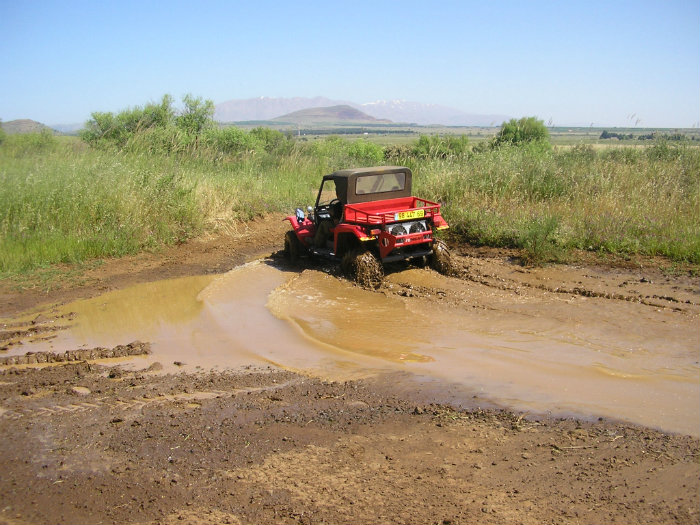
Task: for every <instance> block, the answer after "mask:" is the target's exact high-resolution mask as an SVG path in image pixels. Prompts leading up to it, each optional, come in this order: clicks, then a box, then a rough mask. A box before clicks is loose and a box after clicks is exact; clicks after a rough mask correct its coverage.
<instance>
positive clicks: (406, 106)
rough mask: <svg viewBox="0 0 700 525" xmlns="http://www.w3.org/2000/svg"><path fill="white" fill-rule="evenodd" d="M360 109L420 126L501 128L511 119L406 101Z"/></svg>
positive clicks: (392, 101) (376, 115) (387, 102)
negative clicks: (500, 126)
mask: <svg viewBox="0 0 700 525" xmlns="http://www.w3.org/2000/svg"><path fill="white" fill-rule="evenodd" d="M360 109H361V110H362V111H365V112H367V113H369V114H370V115H374V116H375V117H377V118H386V119H391V120H393V121H394V122H412V123H415V124H420V125H424V126H425V125H430V124H441V125H443V126H499V125H500V124H501V123H503V121H506V120H508V119H510V117H508V116H506V115H482V114H476V113H467V112H465V111H462V110H459V109H455V108H450V107H447V106H440V105H438V104H422V103H420V102H409V101H406V100H389V101H387V100H378V101H376V102H367V103H365V104H361V105H360Z"/></svg>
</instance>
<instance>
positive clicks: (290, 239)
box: [284, 230, 306, 264]
mask: <svg viewBox="0 0 700 525" xmlns="http://www.w3.org/2000/svg"><path fill="white" fill-rule="evenodd" d="M305 251H306V248H304V245H303V244H301V241H300V240H299V238H298V237H297V234H296V233H294V232H293V231H292V230H290V231H288V232H287V233H286V234H285V235H284V258H285V259H287V260H288V261H289V262H290V263H292V264H296V263H297V262H298V261H299V256H300V255H302V254H303V253H304V252H305Z"/></svg>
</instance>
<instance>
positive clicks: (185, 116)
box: [175, 94, 214, 135]
mask: <svg viewBox="0 0 700 525" xmlns="http://www.w3.org/2000/svg"><path fill="white" fill-rule="evenodd" d="M182 102H183V103H184V104H185V108H184V109H183V110H182V112H181V113H180V115H178V116H177V117H176V118H175V125H176V126H177V127H178V128H180V129H182V130H184V131H185V132H187V133H193V134H195V135H196V134H199V133H201V132H202V131H204V130H207V129H211V128H213V127H214V102H212V101H211V100H202V97H194V96H192V95H191V94H187V95H185V96H184V97H183V98H182Z"/></svg>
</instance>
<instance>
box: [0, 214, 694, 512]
mask: <svg viewBox="0 0 700 525" xmlns="http://www.w3.org/2000/svg"><path fill="white" fill-rule="evenodd" d="M285 229H286V227H285V225H284V223H282V221H281V218H280V217H275V218H273V219H268V220H265V221H260V222H258V223H253V224H251V225H249V226H247V227H246V229H245V231H243V230H242V231H241V232H240V234H239V235H238V236H231V237H226V238H217V239H209V240H199V241H193V242H191V243H189V244H187V245H183V246H180V247H175V248H172V249H170V250H167V251H165V252H163V253H161V254H151V255H142V256H139V257H131V258H125V259H120V260H117V261H108V262H106V263H105V264H103V265H102V266H100V267H98V268H95V269H91V270H87V271H86V272H85V273H84V275H83V276H82V279H81V282H78V281H71V282H66V283H64V284H63V285H62V286H61V287H59V288H55V289H50V290H48V292H47V290H40V289H35V290H24V291H20V292H18V291H16V290H13V289H12V287H11V286H10V285H8V284H7V283H4V284H2V285H1V286H0V305H2V312H0V315H2V316H5V317H11V318H15V319H14V320H13V319H10V320H9V321H8V322H7V323H5V324H6V326H5V327H4V328H3V331H4V333H5V334H6V335H7V337H6V338H5V339H4V340H5V342H6V344H7V345H10V343H12V344H13V345H15V344H20V345H21V341H22V339H23V338H30V337H45V336H47V335H50V334H47V333H46V332H42V331H41V329H40V327H41V326H47V325H49V324H50V323H49V321H51V320H49V319H45V318H41V317H39V318H34V319H33V321H34V325H36V328H39V329H37V330H34V331H33V332H32V330H31V326H30V327H29V328H26V326H25V325H27V323H29V325H31V322H32V321H31V320H30V321H28V322H27V321H20V320H19V318H20V315H19V314H21V313H22V312H24V311H26V310H28V309H31V308H33V307H36V306H38V305H40V304H44V303H53V302H59V301H67V300H69V299H74V298H78V297H91V296H96V295H99V294H100V293H102V292H104V291H106V290H110V289H115V288H120V287H123V286H127V285H130V284H135V283H138V282H144V281H149V280H157V279H164V278H169V277H176V276H183V275H191V274H201V273H209V272H224V271H226V270H228V269H230V268H231V267H233V266H235V265H236V264H240V263H241V262H244V261H245V260H248V259H250V258H253V257H255V256H258V255H260V254H262V253H265V252H268V253H269V252H270V251H273V250H275V249H279V248H280V247H281V242H282V241H281V240H282V236H283V233H284V231H285ZM453 253H455V255H456V256H457V260H458V266H459V267H460V271H461V273H460V277H459V278H458V279H457V280H455V281H450V282H448V283H447V284H444V283H439V284H440V286H442V288H441V287H440V286H436V285H434V284H431V281H430V280H429V279H428V280H427V281H425V282H418V281H407V280H406V278H404V277H403V276H402V275H398V276H394V277H392V276H389V278H388V279H387V284H386V286H384V287H383V288H382V289H381V290H380V291H379V292H377V293H383V294H388V295H392V296H398V297H401V298H406V299H407V300H415V301H432V302H434V304H436V305H437V304H438V303H439V304H440V305H447V307H454V308H466V307H467V306H468V307H469V308H476V307H478V309H481V310H483V311H484V312H486V313H488V312H493V314H494V315H497V314H498V315H504V311H506V310H507V308H522V305H523V304H526V306H528V307H529V306H530V305H532V304H540V303H541V305H542V306H541V308H543V309H544V310H545V311H546V310H547V309H548V308H550V309H552V313H554V312H555V311H559V314H561V312H560V310H561V307H562V305H563V304H569V303H571V302H572V301H573V302H574V304H575V302H576V300H578V299H577V298H588V299H590V300H592V301H601V302H602V301H605V304H606V305H607V309H608V310H612V309H614V306H615V305H618V304H619V305H629V304H638V305H640V306H639V307H640V308H644V309H645V310H643V311H645V312H646V311H647V310H646V309H648V311H651V312H657V311H659V312H661V313H662V314H663V313H664V312H668V313H669V315H677V316H678V319H682V320H683V323H686V324H687V323H688V322H689V321H688V320H689V319H690V320H692V319H695V320H697V315H698V303H699V302H700V301H698V296H699V294H698V290H697V283H696V282H695V278H693V277H690V276H688V275H667V274H665V273H664V272H662V271H661V270H660V269H659V267H658V265H655V266H647V265H645V266H640V265H639V264H637V265H636V266H635V265H632V266H631V267H627V268H622V267H614V268H611V267H601V266H596V265H589V266H579V267H573V266H567V267H553V268H546V269H526V268H523V267H521V266H519V265H518V264H517V262H514V261H513V260H512V259H511V258H510V256H511V255H512V254H509V253H506V252H496V251H487V252H479V251H477V250H473V249H471V248H468V247H454V246H453ZM469 283H473V287H470V286H469ZM443 284H444V286H443ZM552 298H554V299H552ZM504 305H508V306H507V308H506V306H504ZM513 305H515V306H513ZM518 305H520V306H518ZM595 307H596V305H595V304H589V305H588V308H590V309H591V311H593V310H594V309H595ZM506 313H507V312H506ZM545 313H546V312H545ZM484 315H486V314H484ZM30 319H31V318H30ZM668 319H669V320H670V321H674V319H675V318H672V317H669V318H668ZM68 321H70V320H68ZM665 321H666V318H665V317H664V318H661V320H660V322H665ZM23 323H24V324H23ZM22 326H25V328H22ZM22 330H26V332H24V333H21V332H22ZM8 334H9V335H8ZM18 341H19V342H18ZM128 342H129V341H124V343H125V344H126V343H128ZM280 344H282V345H283V344H284V342H281V343H280ZM15 347H16V346H15ZM134 348H136V346H134ZM139 348H140V347H139ZM75 350H76V351H79V352H83V354H76V353H73V354H70V355H72V356H77V357H80V358H81V359H85V360H86V361H82V362H55V363H45V364H41V365H39V364H32V365H29V366H28V367H26V366H25V367H15V368H10V367H7V366H4V367H2V370H1V371H0V435H1V436H2V438H3V440H2V451H3V453H2V454H1V455H0V471H1V472H3V475H2V476H0V523H8V524H24V523H96V522H105V523H172V522H182V523H305V524H306V523H328V522H331V523H358V522H363V523H438V524H458V523H503V522H517V523H698V522H699V521H700V511H699V509H700V501H699V500H700V443H699V442H698V439H696V438H693V437H688V436H682V435H674V434H668V433H664V432H659V431H656V430H651V429H647V428H642V427H638V426H633V425H628V424H621V423H618V422H615V421H608V420H600V421H578V420H575V419H566V420H560V419H556V418H548V417H536V416H530V415H528V414H525V413H513V412H509V411H501V410H482V409H479V408H477V407H472V408H466V409H456V408H454V407H452V406H449V405H446V404H444V403H443V404H441V403H439V402H437V399H438V397H439V396H435V395H433V393H432V392H433V391H434V389H435V385H434V384H432V385H428V386H426V388H424V389H423V390H422V391H421V392H418V391H416V390H412V389H409V388H406V385H407V384H410V382H407V381H404V380H402V379H403V378H402V377H401V374H400V373H399V375H398V376H392V375H388V376H382V377H378V378H376V379H365V380H358V381H343V382H328V381H322V380H319V379H314V378H310V377H306V376H303V375H299V374H295V373H292V372H289V371H284V370H279V369H277V368H273V367H270V368H255V367H249V368H247V369H240V370H231V371H223V372H210V371H206V370H200V371H199V372H197V373H180V374H163V373H162V372H160V371H159V369H160V366H158V365H157V364H155V365H152V366H150V367H148V368H144V369H142V370H138V369H137V370H133V369H131V370H128V369H125V368H124V367H123V366H122V365H123V362H122V361H120V359H119V358H117V359H114V358H113V359H104V358H105V357H112V356H113V355H118V354H119V353H118V352H117V353H115V351H116V349H105V350H104V351H105V352H106V353H104V355H102V354H100V353H99V352H98V353H96V354H95V355H91V354H90V353H89V350H86V349H75ZM110 351H111V352H112V354H109V352H110ZM119 352H121V350H119ZM0 355H1V354H0ZM81 356H82V357H81ZM47 361H48V358H47ZM137 368H138V367H137ZM397 385H403V386H397Z"/></svg>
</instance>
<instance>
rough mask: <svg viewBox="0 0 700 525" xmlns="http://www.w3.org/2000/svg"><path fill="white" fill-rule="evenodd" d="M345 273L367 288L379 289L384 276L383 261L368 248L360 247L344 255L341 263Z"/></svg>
mask: <svg viewBox="0 0 700 525" xmlns="http://www.w3.org/2000/svg"><path fill="white" fill-rule="evenodd" d="M340 265H341V268H342V270H343V272H344V273H345V275H346V276H347V277H348V278H350V279H353V280H354V281H355V282H356V283H357V284H359V285H360V286H363V287H365V288H374V289H377V288H379V287H380V286H381V284H382V279H383V278H384V268H382V263H380V262H379V260H378V259H377V258H376V257H375V256H374V254H373V253H372V252H370V251H368V250H364V249H362V248H358V249H355V250H351V251H349V252H348V253H346V254H345V255H344V256H343V260H342V262H341V263H340Z"/></svg>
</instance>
